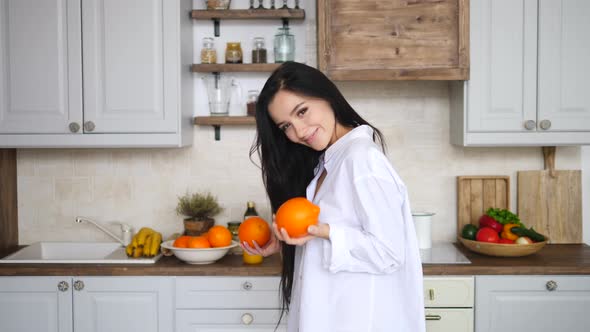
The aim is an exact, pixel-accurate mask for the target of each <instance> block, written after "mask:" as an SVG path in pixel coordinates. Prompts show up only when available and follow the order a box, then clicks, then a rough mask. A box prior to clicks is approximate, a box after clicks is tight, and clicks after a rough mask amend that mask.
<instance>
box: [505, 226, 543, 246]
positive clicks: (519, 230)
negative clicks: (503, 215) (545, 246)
mask: <svg viewBox="0 0 590 332" xmlns="http://www.w3.org/2000/svg"><path fill="white" fill-rule="evenodd" d="M511 231H512V233H514V234H516V235H518V236H526V237H529V238H530V239H531V240H533V241H535V242H542V241H545V237H544V236H543V235H542V234H539V233H537V232H536V231H535V230H534V229H533V228H532V227H531V228H529V229H526V228H525V227H524V226H523V227H512V229H511Z"/></svg>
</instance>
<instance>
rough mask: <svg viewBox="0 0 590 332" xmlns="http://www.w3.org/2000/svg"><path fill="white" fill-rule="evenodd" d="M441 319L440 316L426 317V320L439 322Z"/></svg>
mask: <svg viewBox="0 0 590 332" xmlns="http://www.w3.org/2000/svg"><path fill="white" fill-rule="evenodd" d="M441 319H442V317H441V316H440V315H426V320H441Z"/></svg>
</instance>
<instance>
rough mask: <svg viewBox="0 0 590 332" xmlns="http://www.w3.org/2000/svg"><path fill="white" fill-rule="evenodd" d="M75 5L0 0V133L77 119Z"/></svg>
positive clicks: (65, 125) (54, 128)
mask: <svg viewBox="0 0 590 332" xmlns="http://www.w3.org/2000/svg"><path fill="white" fill-rule="evenodd" d="M80 45H81V35H80V1H74V0H71V1H70V0H54V1H38V0H19V1H9V0H0V132H2V133H15V134H19V133H30V132H37V133H48V134H53V133H70V132H71V131H70V129H69V124H70V123H77V124H78V125H79V124H80V122H81V120H82V75H81V64H82V58H81V51H80Z"/></svg>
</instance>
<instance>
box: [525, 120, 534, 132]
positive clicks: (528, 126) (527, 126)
mask: <svg viewBox="0 0 590 332" xmlns="http://www.w3.org/2000/svg"><path fill="white" fill-rule="evenodd" d="M536 126H537V123H536V122H535V121H533V120H528V121H525V123H524V128H525V129H526V130H533V129H535V127H536Z"/></svg>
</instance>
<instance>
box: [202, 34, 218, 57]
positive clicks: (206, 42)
mask: <svg viewBox="0 0 590 332" xmlns="http://www.w3.org/2000/svg"><path fill="white" fill-rule="evenodd" d="M201 63H217V51H216V50H215V42H214V41H213V38H211V37H205V38H203V49H202V50H201Z"/></svg>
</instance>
